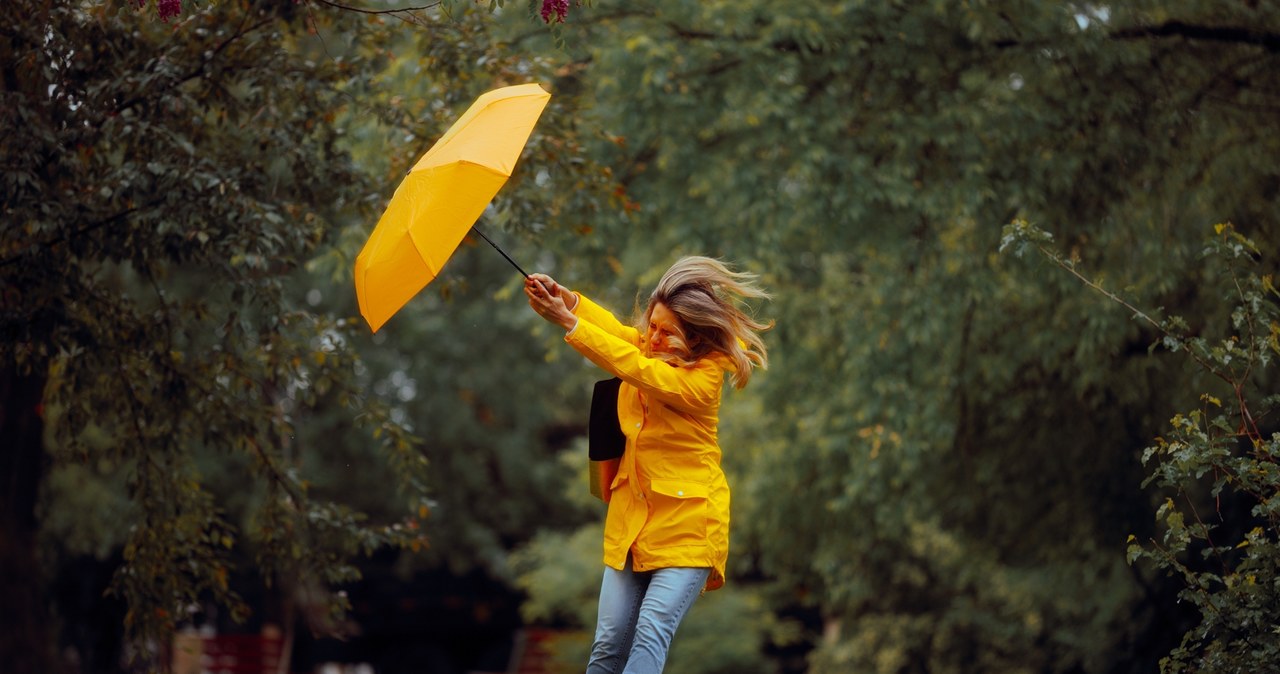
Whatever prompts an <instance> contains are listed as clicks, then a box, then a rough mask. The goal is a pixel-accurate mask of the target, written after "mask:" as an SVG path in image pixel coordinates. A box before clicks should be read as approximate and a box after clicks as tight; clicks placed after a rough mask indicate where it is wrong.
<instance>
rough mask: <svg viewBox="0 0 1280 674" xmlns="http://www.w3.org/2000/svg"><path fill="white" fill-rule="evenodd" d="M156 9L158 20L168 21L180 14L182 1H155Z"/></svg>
mask: <svg viewBox="0 0 1280 674" xmlns="http://www.w3.org/2000/svg"><path fill="white" fill-rule="evenodd" d="M156 8H158V9H159V10H160V18H161V19H164V20H165V21H168V20H169V17H173V16H177V15H179V14H181V13H182V0H156Z"/></svg>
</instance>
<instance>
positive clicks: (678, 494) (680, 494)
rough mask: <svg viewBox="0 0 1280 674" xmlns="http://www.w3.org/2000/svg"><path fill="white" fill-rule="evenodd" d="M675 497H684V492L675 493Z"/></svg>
mask: <svg viewBox="0 0 1280 674" xmlns="http://www.w3.org/2000/svg"><path fill="white" fill-rule="evenodd" d="M676 496H684V490H683V489H681V490H680V491H677V492H676Z"/></svg>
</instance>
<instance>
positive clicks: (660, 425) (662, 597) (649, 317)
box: [525, 257, 771, 674]
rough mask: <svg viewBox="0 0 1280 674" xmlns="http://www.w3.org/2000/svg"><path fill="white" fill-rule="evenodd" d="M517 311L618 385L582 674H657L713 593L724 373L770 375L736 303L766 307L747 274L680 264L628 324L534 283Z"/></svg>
mask: <svg viewBox="0 0 1280 674" xmlns="http://www.w3.org/2000/svg"><path fill="white" fill-rule="evenodd" d="M525 295H527V296H528V298H529V306H531V307H532V308H533V310H534V311H536V312H537V313H538V315H539V316H542V317H543V318H544V319H546V320H547V321H548V322H550V323H552V324H555V325H558V326H560V327H562V328H564V330H565V338H564V339H565V341H566V342H568V343H569V345H570V346H572V347H573V348H574V349H576V350H577V351H578V352H579V353H581V354H582V355H584V356H586V357H587V358H588V359H590V360H591V361H592V362H593V363H595V364H596V365H598V366H600V368H601V369H603V370H605V371H606V372H609V373H610V374H612V375H614V376H617V377H620V378H621V379H622V384H621V386H620V387H619V390H618V421H619V423H620V425H621V426H622V430H623V433H624V434H625V435H626V439H627V442H626V451H625V453H624V454H623V457H622V461H621V463H620V465H619V467H618V473H617V476H616V477H615V479H614V480H613V482H612V484H611V485H609V492H608V494H607V497H608V498H607V500H608V501H609V510H608V514H607V515H606V517H605V530H604V565H605V570H604V579H603V581H602V583H601V587H600V613H599V619H598V622H597V624H596V634H595V642H594V644H593V645H592V648H591V659H590V661H589V662H588V664H587V674H614V673H616V672H623V673H624V674H657V673H658V672H661V671H662V668H663V664H664V663H665V662H666V658H667V651H668V649H669V648H670V646H671V639H672V637H673V636H674V635H675V631H676V628H677V627H678V626H679V624H680V621H681V620H682V619H683V618H684V615H685V613H686V612H687V611H688V610H689V607H690V605H691V604H692V603H693V600H694V599H695V598H696V597H698V596H699V594H700V593H701V592H702V591H703V590H715V589H717V588H719V587H720V586H722V585H724V572H725V561H726V559H727V558H728V553H729V485H728V483H727V482H726V481H725V476H724V472H723V471H722V470H721V469H720V446H719V444H718V442H717V438H716V436H717V425H718V421H719V410H720V394H721V391H722V390H723V388H724V377H725V374H726V373H727V374H728V375H729V377H730V379H731V380H732V381H733V384H734V386H735V387H737V388H742V387H743V386H746V384H747V382H748V381H749V380H750V379H751V373H752V371H753V370H755V368H757V367H758V368H762V369H763V368H765V367H767V366H768V355H767V352H766V349H765V345H764V341H763V340H762V339H761V338H760V334H759V333H760V332H763V331H764V330H767V329H769V328H770V327H771V324H766V323H762V322H760V321H757V320H755V319H754V318H752V317H751V316H750V315H749V314H748V313H746V312H745V311H743V309H742V308H741V307H740V303H741V300H743V299H744V298H768V294H766V293H765V292H764V291H763V290H762V289H760V287H759V286H757V285H756V283H755V277H754V275H751V274H746V273H740V272H736V271H734V270H732V269H730V268H729V267H727V266H726V265H725V264H723V263H721V262H720V261H718V260H715V259H712V258H707V257H685V258H682V259H680V260H679V261H677V262H676V263H675V264H673V265H672V266H671V268H670V269H668V270H667V272H666V274H664V275H663V277H662V280H661V281H659V282H658V286H657V288H655V289H654V291H653V294H652V295H651V296H650V297H649V302H648V306H647V307H646V308H645V311H644V314H643V317H642V319H641V320H640V324H639V326H638V327H631V326H628V325H624V324H623V323H622V322H620V321H619V320H618V319H617V318H615V317H614V315H613V314H611V313H610V312H609V311H607V310H605V309H603V308H601V307H600V306H599V305H597V304H595V303H594V302H592V301H591V300H590V299H588V298H586V297H584V296H582V295H581V294H580V293H575V292H572V291H570V290H569V289H567V288H565V287H564V286H561V285H560V284H558V283H556V282H555V281H554V280H552V279H551V277H549V276H546V275H545V274H531V275H530V276H529V278H528V280H527V281H526V282H525Z"/></svg>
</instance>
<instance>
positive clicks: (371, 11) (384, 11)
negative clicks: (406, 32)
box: [312, 0, 440, 15]
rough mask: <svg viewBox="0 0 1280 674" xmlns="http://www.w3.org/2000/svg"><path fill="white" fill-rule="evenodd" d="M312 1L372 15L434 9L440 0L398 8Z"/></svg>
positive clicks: (328, 0) (331, 0)
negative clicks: (364, 6)
mask: <svg viewBox="0 0 1280 674" xmlns="http://www.w3.org/2000/svg"><path fill="white" fill-rule="evenodd" d="M312 1H313V2H316V3H319V4H321V5H325V6H327V7H332V8H334V9H340V10H342V11H344V12H356V13H359V14H374V15H377V14H402V13H405V12H418V11H422V10H424V9H434V8H436V7H439V6H440V0H436V2H431V3H428V4H425V5H420V6H415V7H401V8H399V9H365V8H363V7H354V6H351V5H344V4H342V3H340V2H334V0H312Z"/></svg>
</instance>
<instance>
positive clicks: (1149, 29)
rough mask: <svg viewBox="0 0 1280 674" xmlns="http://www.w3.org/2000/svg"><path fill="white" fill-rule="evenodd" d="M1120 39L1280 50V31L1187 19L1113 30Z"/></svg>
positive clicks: (1113, 35)
mask: <svg viewBox="0 0 1280 674" xmlns="http://www.w3.org/2000/svg"><path fill="white" fill-rule="evenodd" d="M1111 37H1113V38H1116V39H1119V40H1135V39H1143V38H1151V37H1185V38H1187V39H1189V40H1207V41H1210V42H1236V43H1240V44H1249V45H1256V46H1259V47H1262V48H1264V49H1266V50H1267V51H1270V52H1280V33H1268V32H1264V31H1260V30H1253V29H1250V28H1235V27H1230V26H1198V25H1195V24H1190V23H1186V22H1185V21H1177V20H1173V21H1166V22H1164V23H1162V24H1160V25H1158V26H1136V27H1133V28H1121V29H1119V30H1114V31H1112V32H1111Z"/></svg>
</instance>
